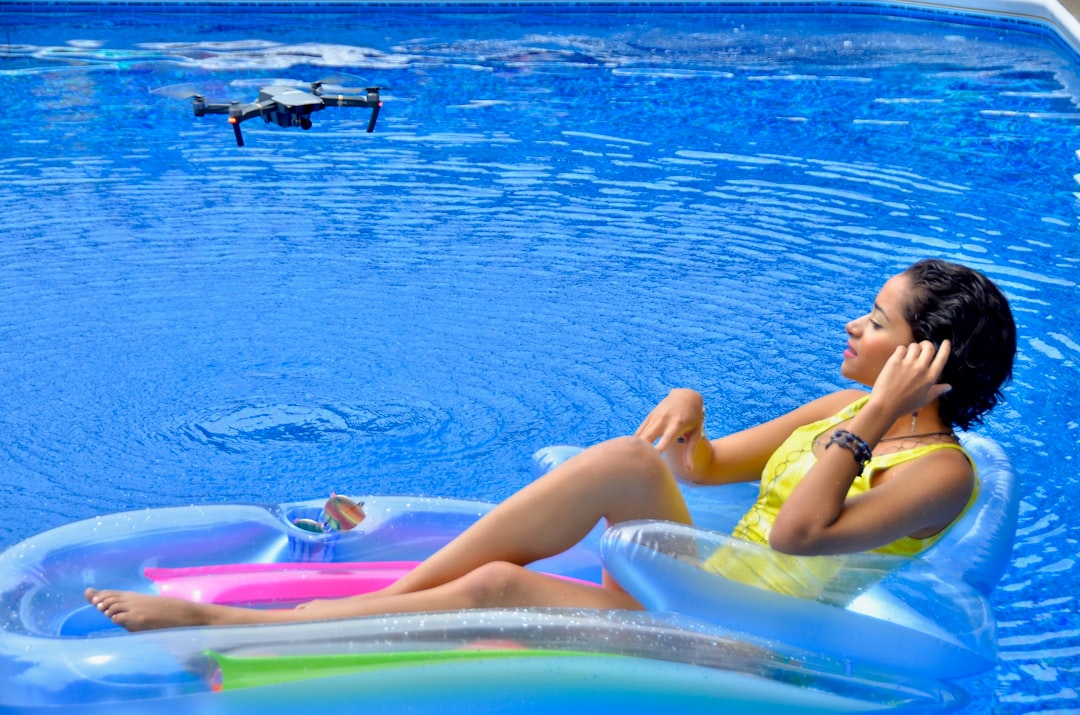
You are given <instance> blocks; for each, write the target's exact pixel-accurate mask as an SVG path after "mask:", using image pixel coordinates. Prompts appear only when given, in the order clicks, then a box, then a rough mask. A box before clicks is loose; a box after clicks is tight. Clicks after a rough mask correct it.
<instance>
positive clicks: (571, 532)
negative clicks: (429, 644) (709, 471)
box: [86, 437, 690, 630]
mask: <svg viewBox="0 0 1080 715" xmlns="http://www.w3.org/2000/svg"><path fill="white" fill-rule="evenodd" d="M601 519H604V520H606V521H607V523H608V524H616V523H619V522H622V521H629V520H631V519H665V520H668V521H678V522H683V523H690V515H689V512H688V511H687V508H686V504H685V502H684V501H683V498H682V494H681V492H680V491H679V488H678V484H677V483H676V481H675V479H674V477H673V476H672V475H671V472H670V470H669V469H668V468H667V465H666V464H665V463H664V461H663V460H662V459H661V458H660V455H659V454H658V453H657V452H656V450H655V449H653V447H652V445H650V444H648V443H646V442H644V441H642V440H639V439H637V438H634V437H622V438H619V439H614V440H610V441H608V442H604V443H601V444H599V445H596V446H595V447H592V448H590V449H588V450H586V451H584V452H582V453H581V454H579V455H577V456H575V457H573V458H572V459H570V460H568V461H566V462H565V463H563V464H561V465H559V466H558V467H557V468H555V469H554V470H552V471H551V472H549V473H548V474H546V475H544V476H542V477H541V478H539V479H537V480H536V481H535V482H533V483H532V484H529V485H528V486H526V487H525V488H523V489H521V490H520V491H519V492H517V493H516V494H514V495H513V496H511V497H510V498H509V499H507V500H506V501H505V502H503V503H502V504H499V505H498V506H496V507H495V508H494V509H492V510H491V511H490V512H489V513H488V514H486V515H485V516H483V517H482V518H481V519H480V520H479V521H477V522H476V523H475V524H473V525H472V526H471V527H469V528H468V529H466V530H465V531H464V532H463V533H462V534H461V535H460V536H458V537H457V538H455V539H454V540H453V541H451V542H450V543H449V544H447V545H446V546H444V547H443V548H442V549H440V550H439V551H438V552H436V553H435V554H433V555H432V556H431V557H429V558H428V559H427V560H425V561H424V562H423V563H421V564H420V565H418V566H417V567H416V568H415V569H414V570H413V571H411V572H410V573H409V574H407V575H406V576H405V577H403V578H402V579H401V580H400V581H398V582H397V583H395V584H393V585H391V586H388V587H387V588H385V589H383V590H381V591H377V592H375V593H372V594H365V595H364V596H357V597H353V598H345V599H337V600H328V601H317V602H312V603H311V604H308V605H307V607H301V608H298V609H295V610H291V611H265V610H263V611H259V610H252V609H245V608H233V607H229V606H218V605H213V604H194V603H190V602H187V601H179V600H177V599H165V598H160V597H157V596H148V595H144V594H138V593H130V592H120V591H94V590H92V589H88V590H87V594H86V597H87V599H88V600H89V601H90V602H91V603H92V604H94V605H95V606H96V607H97V608H99V609H100V610H101V611H102V612H103V613H105V614H106V615H108V616H109V617H111V618H112V619H113V620H114V621H115V622H117V623H118V624H120V625H123V626H125V627H127V628H130V629H133V630H138V629H144V628H162V627H170V626H179V625H211V624H214V625H218V624H226V623H228V624H249V623H272V622H283V621H296V620H324V619H332V618H346V617H355V616H361V615H370V614H377V613H402V612H416V611H428V610H432V611H438V610H452V609H455V608H476V607H485V606H489V607H494V606H508V607H509V606H578V607H585V608H594V607H595V608H639V607H640V606H638V604H637V602H636V601H634V600H633V599H632V598H631V597H630V596H628V595H627V594H626V593H624V592H623V591H622V590H621V589H620V588H619V587H618V586H617V585H616V584H615V583H614V582H611V581H610V579H607V578H606V576H605V586H604V587H603V588H595V587H590V586H583V585H579V584H572V583H569V582H566V581H562V580H558V579H552V578H549V577H546V576H542V575H540V574H534V573H532V572H529V571H526V570H525V569H523V568H521V566H523V565H525V564H528V563H531V562H533V561H537V560H539V559H543V558H547V557H549V556H554V555H556V554H558V553H561V552H563V551H565V550H566V549H568V548H570V547H571V546H573V545H574V544H576V543H577V542H579V541H580V540H581V539H583V538H584V537H585V536H586V535H587V534H588V533H589V531H591V530H592V528H593V527H594V526H595V525H596V524H597V522H599V521H600V520H601ZM492 572H494V576H493V573H492ZM508 573H509V574H512V578H511V577H508V576H507V574H508ZM492 583H495V584H496V586H497V585H498V584H499V583H503V584H504V585H503V587H501V589H500V588H498V587H496V586H493V585H492ZM530 588H535V589H536V591H535V593H533V592H530V591H529V589H530ZM477 593H482V594H483V597H482V598H479V597H477ZM477 604H479V605H477Z"/></svg>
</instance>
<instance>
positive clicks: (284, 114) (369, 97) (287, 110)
mask: <svg viewBox="0 0 1080 715" xmlns="http://www.w3.org/2000/svg"><path fill="white" fill-rule="evenodd" d="M327 84H328V82H327V80H322V81H319V82H312V83H311V85H310V87H311V89H310V91H305V90H303V89H301V88H299V87H297V86H296V85H289V84H272V85H270V86H268V87H263V88H262V89H260V90H259V98H258V99H256V100H255V101H254V102H246V103H241V102H227V103H226V102H220V103H218V102H207V101H206V97H204V96H203V95H201V94H190V93H188V94H187V95H186V96H187V97H190V98H191V100H192V107H193V109H194V110H195V116H196V117H202V116H205V115H207V114H228V115H229V124H231V125H232V128H233V133H234V134H235V135H236V145H237V146H244V135H243V134H242V133H241V131H240V123H241V122H243V121H246V120H248V119H251V118H253V117H262V118H263V120H264V121H265V122H266V123H267V124H269V123H270V122H274V123H275V124H277V125H278V126H279V127H286V128H288V127H300V128H301V129H304V130H307V129H311V113H312V112H318V111H320V110H322V109H323V108H325V107H365V108H368V109H371V117H370V119H368V124H367V130H368V132H369V133H370V132H373V131H375V121H376V120H377V119H378V118H379V110H380V109H381V108H382V100H381V99H380V97H379V90H380V89H381V88H380V87H366V88H364V89H350V88H347V87H334V88H333V90H328V89H327V88H326V87H325V86H324V85H327ZM162 89H164V90H166V92H164V93H166V94H169V93H171V90H173V88H170V87H165V88H162Z"/></svg>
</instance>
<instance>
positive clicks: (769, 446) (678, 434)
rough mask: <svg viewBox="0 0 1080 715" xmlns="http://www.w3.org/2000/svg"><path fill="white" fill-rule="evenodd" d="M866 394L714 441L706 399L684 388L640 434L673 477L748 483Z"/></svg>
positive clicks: (812, 406)
mask: <svg viewBox="0 0 1080 715" xmlns="http://www.w3.org/2000/svg"><path fill="white" fill-rule="evenodd" d="M863 394H865V393H863V392H860V391H858V390H841V391H839V392H834V393H832V394H829V395H826V396H824V397H820V398H818V399H816V400H814V401H813V402H809V403H807V404H805V405H803V406H802V407H799V408H797V409H795V410H792V411H791V412H788V413H787V414H785V415H782V416H780V417H777V418H775V419H773V420H769V421H768V422H765V423H763V424H760V425H757V426H756V427H751V428H749V429H745V430H742V431H741V432H736V433H734V434H732V435H729V436H727V437H721V438H719V439H715V440H711V441H710V440H709V439H707V438H704V437H705V433H704V430H703V423H704V421H705V409H704V403H703V399H702V397H701V394H700V393H698V392H696V391H694V390H690V389H686V388H679V389H675V390H672V391H671V393H670V394H668V396H667V397H666V398H664V400H662V401H661V402H660V404H658V405H657V406H656V408H655V409H653V411H652V412H650V413H649V415H648V417H646V418H645V421H644V422H642V423H641V426H640V427H638V429H637V431H636V432H635V435H636V436H637V437H640V438H642V439H645V440H647V441H649V442H655V443H656V449H657V450H658V451H660V452H662V453H664V456H665V458H666V459H667V462H668V464H669V466H670V467H671V470H672V472H673V473H674V474H675V476H676V477H678V478H679V479H681V480H683V481H688V482H693V483H696V484H728V483H731V482H748V481H753V480H755V479H759V478H760V477H761V470H762V469H764V467H765V463H766V462H767V461H768V460H769V457H770V456H772V453H773V452H775V451H776V449H777V448H778V447H779V446H780V445H781V444H782V443H783V442H784V440H786V439H787V438H788V436H790V435H791V433H792V432H793V431H795V429H797V428H799V427H802V426H803V425H807V424H810V423H811V422H816V421H817V420H820V419H824V418H826V417H828V416H829V415H833V414H835V413H836V412H838V411H840V410H841V409H842V408H844V407H845V406H847V405H849V404H851V403H852V402H854V401H855V400H857V399H858V398H859V397H860V396H862V395H863Z"/></svg>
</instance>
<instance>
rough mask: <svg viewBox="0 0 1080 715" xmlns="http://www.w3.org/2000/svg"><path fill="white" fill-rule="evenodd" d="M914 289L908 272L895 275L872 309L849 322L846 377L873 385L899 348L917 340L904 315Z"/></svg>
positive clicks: (880, 293) (883, 288)
mask: <svg viewBox="0 0 1080 715" xmlns="http://www.w3.org/2000/svg"><path fill="white" fill-rule="evenodd" d="M910 290H911V279H910V278H908V276H907V275H905V274H903V273H901V274H899V275H896V276H893V277H892V278H890V279H889V280H888V281H887V282H886V283H885V285H884V286H882V287H881V291H880V292H879V293H878V295H877V298H876V299H875V300H874V305H873V307H872V308H871V310H870V312H869V313H867V314H866V315H864V316H862V317H860V318H856V319H855V320H852V321H851V322H850V323H848V324H847V328H846V329H847V334H848V344H847V349H846V350H845V351H844V363H843V364H842V365H841V366H840V373H841V374H842V375H843V376H844V377H846V378H848V379H850V380H855V381H856V382H859V383H862V384H863V385H866V386H867V387H871V386H872V385H873V384H874V381H875V380H877V376H878V373H880V372H881V368H883V367H885V363H886V361H888V359H889V358H890V357H891V356H892V354H893V353H894V352H895V351H896V348H897V347H899V346H901V345H909V344H911V343H913V342H915V337H914V336H913V335H912V333H911V326H910V325H908V323H907V321H906V320H904V316H903V307H904V306H905V305H907V301H908V295H909V292H910Z"/></svg>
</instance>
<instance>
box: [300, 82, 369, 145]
mask: <svg viewBox="0 0 1080 715" xmlns="http://www.w3.org/2000/svg"><path fill="white" fill-rule="evenodd" d="M320 90H321V88H319V89H317V90H316V92H317V94H318V96H319V97H320V98H321V99H322V100H323V102H324V103H325V104H326V106H328V107H370V108H371V118H370V119H369V120H368V126H367V130H368V133H369V134H370V133H371V132H373V131H375V121H376V120H377V119H378V118H379V110H380V109H381V108H382V99H381V98H380V97H379V88H378V87H369V88H368V90H367V94H365V95H363V96H360V95H350V94H334V93H332V92H325V91H320Z"/></svg>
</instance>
